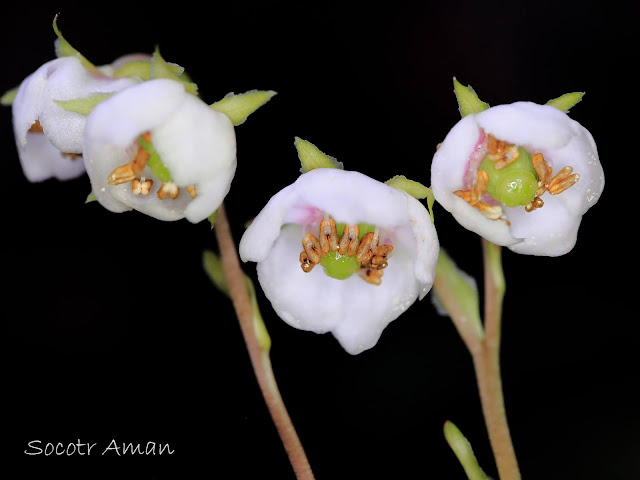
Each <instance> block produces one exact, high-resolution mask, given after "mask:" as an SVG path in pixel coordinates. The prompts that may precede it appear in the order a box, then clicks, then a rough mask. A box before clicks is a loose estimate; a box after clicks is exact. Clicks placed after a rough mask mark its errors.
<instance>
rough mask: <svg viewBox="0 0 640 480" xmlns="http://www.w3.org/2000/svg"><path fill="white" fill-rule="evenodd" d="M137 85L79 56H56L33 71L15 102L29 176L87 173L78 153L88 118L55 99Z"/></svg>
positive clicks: (37, 178)
mask: <svg viewBox="0 0 640 480" xmlns="http://www.w3.org/2000/svg"><path fill="white" fill-rule="evenodd" d="M134 83H136V82H135V81H134V80H132V79H113V78H111V77H108V76H106V75H102V74H101V73H98V72H91V71H90V70H89V69H87V68H85V67H84V66H83V65H82V62H81V61H80V60H79V59H78V58H76V57H64V58H58V59H56V60H52V61H50V62H47V63H45V64H44V65H42V66H41V67H40V68H38V70H36V71H35V72H34V73H32V74H31V75H29V76H28V77H27V78H26V79H25V80H24V81H23V82H22V83H21V84H20V87H19V88H18V92H17V94H16V96H15V98H14V100H13V104H12V114H13V129H14V134H15V138H16V144H17V149H18V156H19V157H20V163H21V165H22V169H23V171H24V174H25V176H26V177H27V179H28V180H29V181H31V182H39V181H43V180H46V179H48V178H52V177H55V178H58V179H59V180H68V179H71V178H75V177H78V176H79V175H82V174H83V173H84V171H85V169H84V164H83V163H82V160H81V159H80V158H78V157H79V156H80V155H81V154H82V135H83V133H84V127H85V123H86V117H85V116H84V115H81V114H79V113H76V112H71V111H67V110H65V109H63V108H62V107H61V106H60V105H59V104H57V103H56V101H68V100H76V99H78V98H84V97H87V96H90V95H93V94H97V93H110V92H115V91H118V90H122V89H123V88H126V87H128V86H130V85H133V84H134Z"/></svg>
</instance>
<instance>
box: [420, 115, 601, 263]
mask: <svg viewBox="0 0 640 480" xmlns="http://www.w3.org/2000/svg"><path fill="white" fill-rule="evenodd" d="M485 134H491V135H493V136H495V137H496V138H499V139H501V140H504V141H506V142H508V143H512V144H515V145H519V146H522V147H524V148H526V149H527V150H528V151H529V152H532V153H542V154H543V156H544V158H545V161H546V162H547V164H548V165H549V166H550V167H551V168H552V169H553V173H554V174H555V173H558V172H559V171H560V170H561V169H562V168H564V167H566V166H570V167H572V168H573V173H577V174H579V175H580V179H579V181H578V182H577V183H576V184H574V185H573V186H572V187H571V188H569V189H567V190H565V191H563V192H561V193H560V194H558V195H552V194H550V193H545V194H544V196H543V197H542V198H543V201H544V206H543V207H542V208H539V209H537V210H534V211H533V212H526V211H525V210H524V208H523V207H516V208H507V207H505V206H503V213H504V215H503V220H505V221H495V220H490V219H488V218H484V215H483V214H482V213H481V212H480V211H479V210H478V209H477V208H475V207H472V206H471V205H469V204H468V203H467V202H466V201H464V200H462V199H461V198H458V197H457V195H455V194H454V193H453V192H454V191H456V190H467V189H469V185H465V184H464V181H465V180H464V179H465V177H467V173H468V172H467V169H469V168H474V167H473V166H471V167H470V158H471V156H472V155H473V153H474V149H475V148H476V147H477V146H479V145H480V144H481V143H482V138H483V137H484V135H485ZM431 175H432V176H431V181H432V188H433V191H434V195H435V197H436V199H437V200H438V202H439V203H440V204H441V205H442V206H443V207H444V208H445V209H447V210H448V211H450V212H451V213H452V214H453V215H454V217H455V218H456V220H458V222H459V223H460V224H461V225H463V226H464V227H466V228H467V229H469V230H472V231H474V232H476V233H478V234H480V235H482V236H483V237H485V238H486V239H488V240H489V241H491V242H493V243H496V244H498V245H503V246H508V247H509V248H510V249H511V250H513V251H516V252H518V253H525V254H532V255H548V256H557V255H563V254H564V253H567V252H568V251H570V250H571V249H572V248H573V246H574V245H575V241H576V238H577V232H578V227H579V225H580V221H581V217H582V215H583V214H584V213H585V212H586V211H587V210H588V209H589V208H590V207H591V206H593V205H594V204H595V203H596V202H597V200H598V198H599V196H600V194H601V192H602V190H603V188H604V172H603V170H602V166H601V165H600V161H599V159H598V153H597V149H596V145H595V142H594V140H593V137H592V136H591V134H590V133H589V132H588V131H587V130H586V129H585V128H584V127H582V126H581V125H580V124H579V123H578V122H576V121H574V120H572V119H571V118H569V117H568V116H567V115H566V114H565V113H564V112H562V111H560V110H558V109H557V108H554V107H552V106H550V105H537V104H534V103H531V102H516V103H513V104H510V105H499V106H497V107H493V108H490V109H488V110H485V111H483V112H481V113H479V114H477V115H469V116H467V117H465V118H463V119H462V120H461V121H460V122H458V124H456V126H454V128H453V129H452V130H451V131H450V132H449V134H448V135H447V137H446V138H445V141H444V142H443V143H442V145H441V147H440V149H439V150H438V151H437V152H436V154H435V155H434V158H433V163H432V167H431Z"/></svg>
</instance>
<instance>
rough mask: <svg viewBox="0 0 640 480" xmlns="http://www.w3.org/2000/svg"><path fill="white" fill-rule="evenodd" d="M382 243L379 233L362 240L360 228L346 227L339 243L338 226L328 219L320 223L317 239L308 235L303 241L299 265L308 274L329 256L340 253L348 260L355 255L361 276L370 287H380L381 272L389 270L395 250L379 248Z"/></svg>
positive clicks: (368, 234) (390, 247)
mask: <svg viewBox="0 0 640 480" xmlns="http://www.w3.org/2000/svg"><path fill="white" fill-rule="evenodd" d="M379 241H380V235H379V234H378V233H377V231H375V232H368V233H366V234H364V236H363V237H362V240H360V227H358V225H345V227H344V231H343V232H342V237H340V239H338V230H337V226H336V222H335V221H334V220H333V218H331V217H327V218H325V219H323V220H322V221H321V222H320V227H319V228H318V237H316V236H315V235H313V234H312V233H307V234H306V235H305V236H304V237H303V238H302V248H303V250H302V252H301V253H300V264H301V267H302V270H303V271H304V272H305V273H308V272H310V271H311V270H312V269H313V267H315V266H316V265H317V264H319V263H320V261H321V260H322V259H323V258H324V257H326V256H327V255H329V252H338V254H340V255H343V256H344V255H346V256H349V257H352V256H354V255H355V257H356V260H357V261H358V263H359V264H360V271H359V275H360V276H361V277H362V278H364V279H365V280H366V281H367V282H369V283H372V284H374V285H380V283H381V282H382V273H383V272H382V270H383V269H385V268H386V267H387V266H388V263H387V260H388V258H389V255H390V254H391V252H392V251H393V246H392V245H378V242H379Z"/></svg>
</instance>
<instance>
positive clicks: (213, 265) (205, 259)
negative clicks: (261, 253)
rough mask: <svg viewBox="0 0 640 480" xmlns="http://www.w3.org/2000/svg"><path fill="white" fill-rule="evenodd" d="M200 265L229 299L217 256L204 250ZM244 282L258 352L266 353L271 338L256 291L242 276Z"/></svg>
mask: <svg viewBox="0 0 640 480" xmlns="http://www.w3.org/2000/svg"><path fill="white" fill-rule="evenodd" d="M202 264H203V266H204V269H205V271H206V272H207V275H208V276H209V278H210V279H211V281H212V282H213V284H214V285H215V286H216V287H217V288H218V289H219V290H220V291H221V292H222V293H224V294H225V295H226V296H228V297H230V292H229V285H228V284H227V278H226V275H225V273H224V267H223V265H222V260H220V258H218V256H217V255H216V254H215V253H213V252H212V251H210V250H205V252H204V254H203V256H202ZM244 282H245V286H246V288H247V293H248V294H249V300H250V302H251V311H252V313H253V328H254V331H255V334H256V338H257V339H258V345H259V346H260V350H262V352H264V353H268V352H269V350H270V349H271V337H270V336H269V332H268V331H267V327H266V326H265V324H264V320H263V319H262V314H261V313H260V308H259V306H258V300H257V296H256V289H255V287H254V285H253V282H252V281H251V279H250V278H249V277H248V276H247V275H245V276H244Z"/></svg>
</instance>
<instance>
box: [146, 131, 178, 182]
mask: <svg viewBox="0 0 640 480" xmlns="http://www.w3.org/2000/svg"><path fill="white" fill-rule="evenodd" d="M138 146H140V148H143V149H144V150H146V151H147V153H149V160H147V167H149V169H150V170H151V171H152V172H153V174H154V175H155V177H156V178H157V179H158V180H160V181H161V182H171V181H172V180H171V174H170V173H169V170H167V167H165V166H164V163H162V160H161V159H160V155H159V154H158V152H157V151H156V149H155V148H154V147H153V144H152V143H151V142H147V141H146V140H145V139H144V137H143V136H142V135H140V136H139V137H138Z"/></svg>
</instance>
